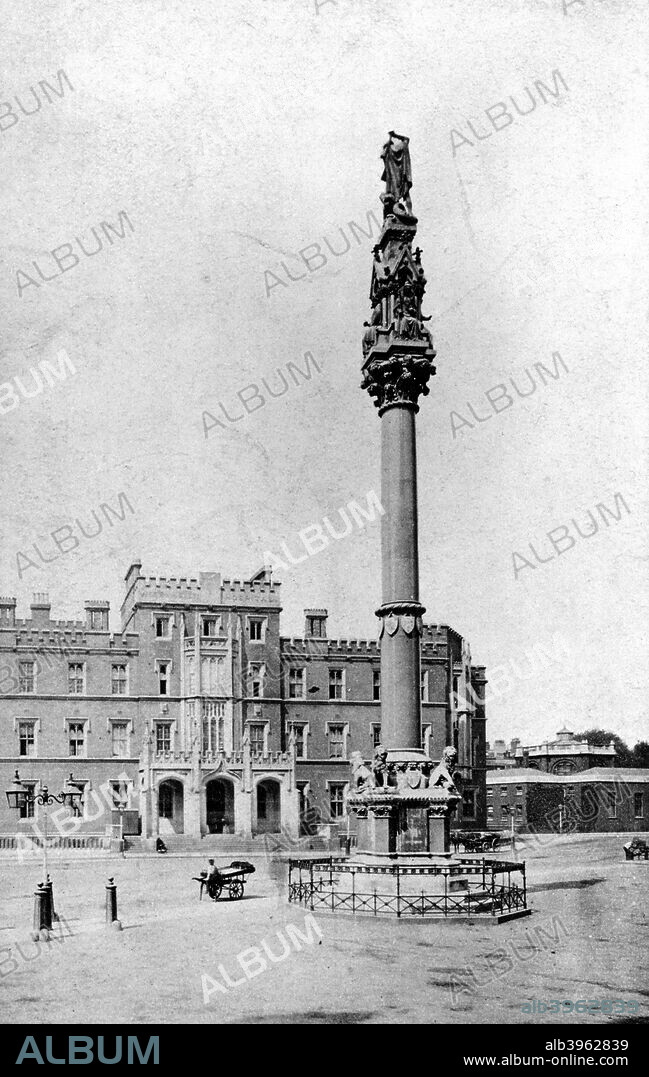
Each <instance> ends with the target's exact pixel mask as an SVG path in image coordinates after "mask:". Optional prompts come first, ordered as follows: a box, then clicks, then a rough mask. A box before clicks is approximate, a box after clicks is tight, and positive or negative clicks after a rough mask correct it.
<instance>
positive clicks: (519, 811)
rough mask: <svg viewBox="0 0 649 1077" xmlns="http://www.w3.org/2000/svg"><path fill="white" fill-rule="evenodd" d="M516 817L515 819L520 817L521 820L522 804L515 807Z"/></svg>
mask: <svg viewBox="0 0 649 1077" xmlns="http://www.w3.org/2000/svg"><path fill="white" fill-rule="evenodd" d="M516 815H517V817H518V816H520V817H521V818H522V815H523V805H522V804H517V805H516Z"/></svg>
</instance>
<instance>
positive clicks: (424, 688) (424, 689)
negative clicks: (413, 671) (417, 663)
mask: <svg viewBox="0 0 649 1077" xmlns="http://www.w3.org/2000/svg"><path fill="white" fill-rule="evenodd" d="M421 701H422V703H428V670H427V669H422V671H421Z"/></svg>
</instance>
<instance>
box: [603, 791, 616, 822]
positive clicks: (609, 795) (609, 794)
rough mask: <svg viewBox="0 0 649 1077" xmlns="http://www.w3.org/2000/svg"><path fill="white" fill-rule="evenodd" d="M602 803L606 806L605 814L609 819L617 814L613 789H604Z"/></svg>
mask: <svg viewBox="0 0 649 1077" xmlns="http://www.w3.org/2000/svg"><path fill="white" fill-rule="evenodd" d="M604 805H605V807H606V814H607V816H608V818H609V819H615V818H616V816H617V801H616V799H615V789H605V790H604Z"/></svg>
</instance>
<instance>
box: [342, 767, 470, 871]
mask: <svg viewBox="0 0 649 1077" xmlns="http://www.w3.org/2000/svg"><path fill="white" fill-rule="evenodd" d="M385 755H386V756H387V758H386V760H385V761H384V762H383V763H382V764H381V766H380V767H378V768H375V771H374V772H373V773H372V774H371V775H370V776H369V777H368V776H367V775H366V774H363V775H361V776H360V777H359V778H357V780H356V786H355V789H354V791H353V792H352V793H351V794H350V796H349V798H348V801H347V807H348V811H350V812H352V814H354V815H356V816H357V817H358V845H357V848H358V852H359V853H362V854H367V855H370V856H387V857H391V856H395V855H399V856H401V855H410V854H415V855H416V854H420V853H423V854H428V855H430V854H439V855H441V856H444V855H445V854H447V853H449V851H450V816H451V814H452V812H453V811H454V809H455V806H456V805H457V804H458V802H459V800H460V794H459V793H458V791H457V789H456V787H455V784H454V782H453V778H452V775H451V773H450V770H449V763H450V760H449V759H448V757H446V758H445V759H443V760H442V762H440V763H438V765H437V766H434V764H433V763H432V761H431V760H430V759H428V757H427V756H426V754H425V752H423V751H421V750H419V749H407V750H403V751H395V750H391V751H388V752H387V753H385ZM359 773H360V771H359Z"/></svg>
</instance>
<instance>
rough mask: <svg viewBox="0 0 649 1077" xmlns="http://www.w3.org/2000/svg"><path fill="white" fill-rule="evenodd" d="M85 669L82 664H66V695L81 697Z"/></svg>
mask: <svg viewBox="0 0 649 1077" xmlns="http://www.w3.org/2000/svg"><path fill="white" fill-rule="evenodd" d="M85 679H86V678H85V668H84V664H83V662H69V663H68V695H71V696H82V695H83V693H84V692H85Z"/></svg>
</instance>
